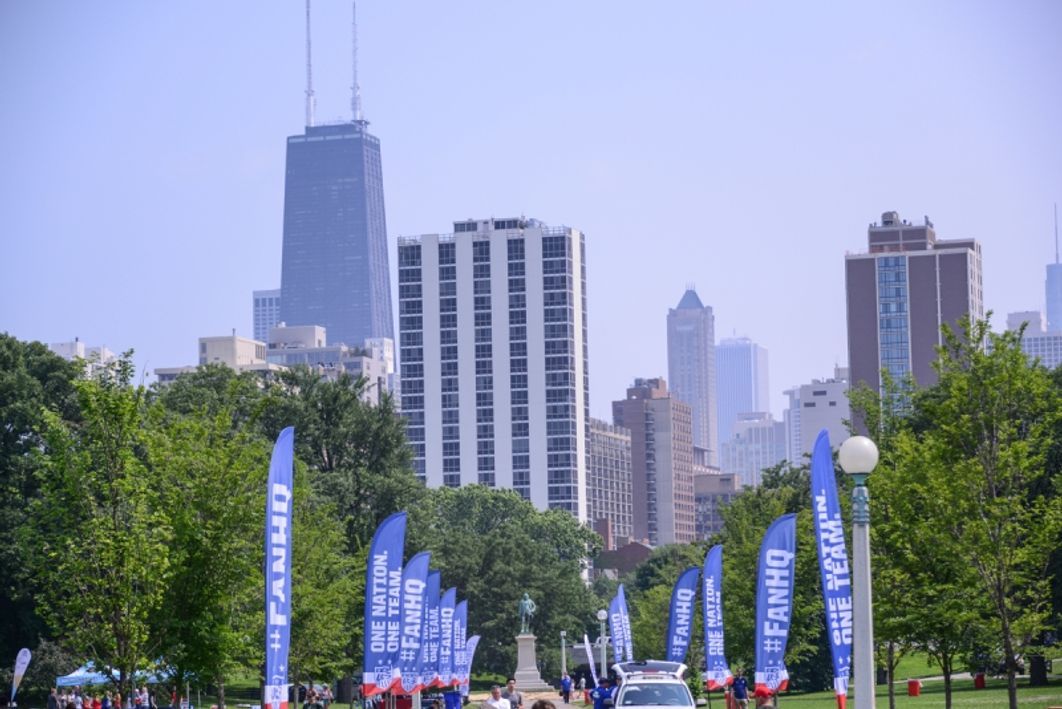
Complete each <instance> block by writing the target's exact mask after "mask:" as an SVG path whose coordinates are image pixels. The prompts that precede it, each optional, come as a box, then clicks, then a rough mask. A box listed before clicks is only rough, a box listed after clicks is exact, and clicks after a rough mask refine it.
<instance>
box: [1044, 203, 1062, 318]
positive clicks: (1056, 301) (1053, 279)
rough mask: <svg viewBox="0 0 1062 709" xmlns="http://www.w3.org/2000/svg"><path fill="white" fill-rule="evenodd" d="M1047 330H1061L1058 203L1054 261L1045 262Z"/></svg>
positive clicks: (1061, 281) (1061, 292)
mask: <svg viewBox="0 0 1062 709" xmlns="http://www.w3.org/2000/svg"><path fill="white" fill-rule="evenodd" d="M1044 285H1045V291H1046V295H1047V331H1048V332H1062V263H1059V259H1058V205H1057V204H1056V205H1055V262H1054V263H1049V264H1047V282H1046V283H1045V284H1044Z"/></svg>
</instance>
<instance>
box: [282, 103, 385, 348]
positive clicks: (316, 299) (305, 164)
mask: <svg viewBox="0 0 1062 709" xmlns="http://www.w3.org/2000/svg"><path fill="white" fill-rule="evenodd" d="M280 280H281V299H280V302H281V306H280V307H281V310H280V319H281V320H282V321H284V322H285V323H286V324H287V325H321V326H323V327H324V328H325V329H326V331H327V333H328V342H329V344H336V343H340V342H343V343H346V344H348V345H352V346H361V344H362V343H363V342H364V341H365V340H366V339H368V338H370V337H388V338H393V337H394V325H393V321H392V315H391V284H390V271H389V268H388V263H387V222H386V219H385V217H384V195H383V171H382V169H381V164H380V141H379V139H377V138H376V137H375V136H373V135H371V134H370V133H369V132H368V122H367V121H364V120H356V121H351V122H343V123H337V124H331V125H318V126H308V127H307V128H306V132H305V133H304V134H302V135H294V136H291V137H289V138H288V151H287V170H286V173H285V183H284V247H283V257H282V263H281V278H280Z"/></svg>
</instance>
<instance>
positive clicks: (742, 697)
mask: <svg viewBox="0 0 1062 709" xmlns="http://www.w3.org/2000/svg"><path fill="white" fill-rule="evenodd" d="M730 691H731V692H732V693H733V695H734V703H735V704H737V705H738V706H739V707H747V706H748V705H749V683H748V680H746V679H745V673H744V672H743V671H742V670H741V669H740V668H739V669H738V670H737V671H736V672H734V683H733V684H731V685H730Z"/></svg>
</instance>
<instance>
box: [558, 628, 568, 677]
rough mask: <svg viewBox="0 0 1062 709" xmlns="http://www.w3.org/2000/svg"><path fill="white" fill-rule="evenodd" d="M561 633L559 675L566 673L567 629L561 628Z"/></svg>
mask: <svg viewBox="0 0 1062 709" xmlns="http://www.w3.org/2000/svg"><path fill="white" fill-rule="evenodd" d="M560 633H561V677H563V676H564V675H566V674H568V646H567V639H568V631H567V630H562V631H560Z"/></svg>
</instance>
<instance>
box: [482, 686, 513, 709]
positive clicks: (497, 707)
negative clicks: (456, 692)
mask: <svg viewBox="0 0 1062 709" xmlns="http://www.w3.org/2000/svg"><path fill="white" fill-rule="evenodd" d="M481 709H512V705H511V704H509V700H508V699H506V698H505V697H503V696H502V695H501V687H500V686H498V685H496V684H495V685H493V686H492V687H491V688H490V697H489V698H488V699H487V701H485V702H483V705H482V707H481Z"/></svg>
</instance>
